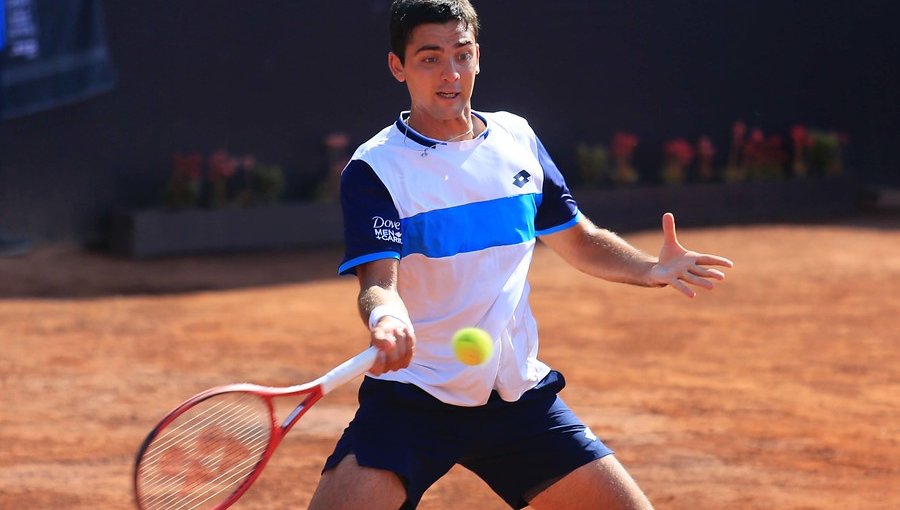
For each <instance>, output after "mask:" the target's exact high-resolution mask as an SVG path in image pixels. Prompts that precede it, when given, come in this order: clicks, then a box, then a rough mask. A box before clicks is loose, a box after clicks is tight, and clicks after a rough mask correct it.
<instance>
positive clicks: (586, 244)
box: [543, 218, 658, 287]
mask: <svg viewBox="0 0 900 510" xmlns="http://www.w3.org/2000/svg"><path fill="white" fill-rule="evenodd" d="M543 240H544V241H545V242H546V243H547V244H548V245H549V246H550V247H551V248H553V249H554V251H556V252H557V253H558V254H559V255H560V256H561V257H562V258H563V259H564V260H565V261H566V262H568V263H569V264H570V265H571V266H573V267H574V268H576V269H578V270H579V271H581V272H583V273H586V274H589V275H592V276H596V277H598V278H602V279H604V280H608V281H613V282H619V283H627V284H631V285H639V286H643V287H656V286H658V285H657V284H655V283H652V280H651V279H650V270H651V269H652V268H653V266H654V264H656V262H657V259H656V257H654V256H652V255H649V254H647V253H644V252H643V251H641V250H639V249H638V248H635V247H634V246H632V245H631V244H629V243H628V242H627V241H625V240H624V239H622V238H621V237H619V236H618V235H617V234H615V233H614V232H611V231H609V230H606V229H602V228H599V227H597V226H595V225H594V224H593V223H591V222H590V220H588V219H587V218H582V220H581V222H580V223H579V224H578V225H576V226H575V227H572V228H571V229H568V230H566V231H563V232H559V233H557V234H552V235H551V236H548V237H547V238H545V239H543Z"/></svg>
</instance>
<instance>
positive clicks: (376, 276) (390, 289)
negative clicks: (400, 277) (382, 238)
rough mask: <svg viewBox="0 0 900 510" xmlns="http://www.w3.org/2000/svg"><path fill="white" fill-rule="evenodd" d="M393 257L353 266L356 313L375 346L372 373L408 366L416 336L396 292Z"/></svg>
mask: <svg viewBox="0 0 900 510" xmlns="http://www.w3.org/2000/svg"><path fill="white" fill-rule="evenodd" d="M398 266H399V262H398V261H397V260H396V259H393V258H388V259H380V260H375V261H372V262H367V263H365V264H362V265H360V266H357V267H356V276H357V278H358V279H359V298H358V307H359V314H360V317H361V318H362V320H363V322H364V323H365V324H366V325H367V327H369V328H370V330H371V332H372V333H371V344H372V345H374V346H375V347H377V348H378V350H379V354H378V359H377V360H376V362H375V365H374V366H373V367H372V368H371V369H370V370H369V372H370V373H372V374H373V375H380V374H382V373H384V372H390V371H393V370H399V369H401V368H405V367H407V366H409V363H410V361H412V356H413V353H414V351H415V346H416V335H415V332H414V331H413V327H412V322H411V321H410V319H409V312H408V311H407V310H406V305H404V304H403V300H402V299H401V298H400V294H399V293H398V292H397V268H398Z"/></svg>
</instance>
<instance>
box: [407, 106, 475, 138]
mask: <svg viewBox="0 0 900 510" xmlns="http://www.w3.org/2000/svg"><path fill="white" fill-rule="evenodd" d="M406 124H407V125H408V126H409V127H411V128H413V129H415V130H416V131H417V132H419V133H421V134H423V135H425V136H427V137H428V138H431V139H434V140H441V141H444V142H460V141H464V140H471V139H473V138H475V130H476V129H477V128H478V127H479V124H478V122H477V119H476V117H475V116H474V115H472V113H471V111H470V110H469V109H466V111H465V113H464V114H463V115H462V116H460V117H459V118H456V119H452V120H444V121H436V122H432V123H425V122H422V120H421V118H420V116H419V115H417V114H416V111H415V110H412V111H411V112H410V114H409V116H408V117H407V118H406Z"/></svg>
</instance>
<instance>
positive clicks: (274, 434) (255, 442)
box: [134, 347, 378, 510]
mask: <svg viewBox="0 0 900 510" xmlns="http://www.w3.org/2000/svg"><path fill="white" fill-rule="evenodd" d="M377 352H378V351H377V349H375V348H374V347H369V348H368V349H367V350H365V351H363V352H362V353H360V354H358V355H356V356H355V357H353V358H351V359H349V360H347V361H345V362H344V363H342V364H341V365H339V366H337V367H335V368H334V369H333V370H331V371H330V372H328V373H327V374H325V375H323V376H322V377H320V378H318V379H316V380H314V381H312V382H308V383H306V384H301V385H297V386H288V387H286V388H272V387H267V386H257V385H255V384H232V385H228V386H220V387H218V388H212V389H209V390H206V391H204V392H202V393H200V394H198V395H196V396H194V397H193V398H191V399H189V400H188V401H186V402H185V403H183V404H181V405H180V406H178V407H176V408H175V409H174V410H172V411H171V412H170V413H169V414H167V415H166V416H165V418H163V419H162V420H161V421H160V422H159V424H158V425H157V426H156V427H155V428H154V429H153V430H152V431H151V432H150V434H149V435H148V436H147V439H145V440H144V443H143V444H142V445H141V448H140V450H139V451H138V454H137V460H136V462H135V466H134V492H135V496H136V499H137V505H138V508H140V509H141V510H176V509H178V510H182V509H183V510H187V509H192V510H199V509H205V510H221V509H224V508H228V507H229V506H231V505H232V504H233V503H234V502H235V501H237V499H238V498H240V497H241V495H243V494H244V492H246V491H247V489H248V488H249V487H250V485H251V484H252V483H253V481H254V480H256V478H257V477H258V476H259V474H260V473H261V472H262V470H263V468H264V467H265V465H266V463H267V462H268V460H269V458H270V457H271V456H272V453H274V451H275V448H276V447H277V446H278V444H279V443H280V442H281V440H282V439H284V436H285V434H287V433H288V431H290V430H291V428H292V427H293V426H294V424H295V423H297V420H299V419H300V417H301V416H303V414H304V413H306V411H308V410H309V408H310V407H312V405H313V404H315V403H316V402H317V401H318V400H319V399H321V398H322V397H323V396H324V395H325V394H326V393H328V392H329V391H331V390H333V389H335V388H337V387H338V386H340V385H342V384H344V383H346V382H348V381H350V380H351V379H355V378H356V377H357V376H359V375H361V374H362V373H363V372H365V371H367V370H369V369H370V368H372V364H373V363H374V362H375V356H376V354H377ZM288 396H293V397H297V396H300V397H304V399H303V401H302V402H301V403H300V404H299V405H298V406H297V407H296V408H294V410H293V411H292V412H291V413H290V415H288V417H287V418H285V420H284V422H283V423H282V424H281V425H278V423H277V420H276V417H275V407H274V405H273V400H274V399H275V398H276V397H288Z"/></svg>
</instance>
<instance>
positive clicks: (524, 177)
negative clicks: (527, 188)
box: [513, 170, 531, 188]
mask: <svg viewBox="0 0 900 510" xmlns="http://www.w3.org/2000/svg"><path fill="white" fill-rule="evenodd" d="M530 180H531V174H530V173H528V172H527V171H525V170H522V171H521V172H519V173H517V174H516V175H515V177H513V184H515V185H516V186H518V187H520V188H521V187H522V186H524V185H526V184H527V183H528V181H530Z"/></svg>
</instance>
